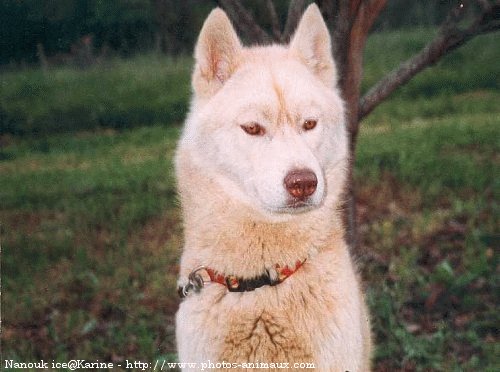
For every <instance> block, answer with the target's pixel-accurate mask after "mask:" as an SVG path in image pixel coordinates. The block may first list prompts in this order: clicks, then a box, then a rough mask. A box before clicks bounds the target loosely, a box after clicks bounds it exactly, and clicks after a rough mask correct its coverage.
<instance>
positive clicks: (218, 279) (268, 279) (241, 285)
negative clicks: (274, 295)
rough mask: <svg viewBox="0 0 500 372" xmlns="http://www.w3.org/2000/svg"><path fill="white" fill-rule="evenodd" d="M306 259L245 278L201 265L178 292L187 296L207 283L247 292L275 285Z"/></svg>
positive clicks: (181, 295)
mask: <svg viewBox="0 0 500 372" xmlns="http://www.w3.org/2000/svg"><path fill="white" fill-rule="evenodd" d="M305 261H306V260H303V261H297V262H296V263H295V266H293V267H289V266H288V265H285V266H280V265H279V264H276V265H275V267H274V271H275V272H274V273H273V274H274V275H273V274H271V272H270V271H269V270H266V272H265V273H263V274H262V275H260V276H257V277H254V278H250V279H244V278H240V277H237V276H235V275H224V274H221V273H218V272H217V271H215V270H213V269H211V268H209V267H205V266H200V267H198V268H196V269H194V270H193V271H191V273H190V274H189V277H188V284H186V285H184V286H180V287H179V289H178V290H177V293H178V294H179V296H180V297H181V298H184V297H186V296H187V295H188V294H189V293H190V292H191V291H194V292H199V291H200V290H201V288H203V287H204V285H205V283H210V282H212V283H218V284H221V285H223V286H225V287H227V289H228V291H229V292H246V291H253V290H254V289H257V288H260V287H263V286H265V285H270V286H274V285H277V284H280V283H282V282H283V281H284V280H285V279H286V278H288V277H289V276H291V275H292V274H294V273H295V272H296V271H297V270H298V269H300V267H301V266H302V265H303V264H304V262H305ZM201 271H205V272H206V273H207V274H208V277H209V278H210V280H207V281H205V280H204V279H203V277H202V275H201Z"/></svg>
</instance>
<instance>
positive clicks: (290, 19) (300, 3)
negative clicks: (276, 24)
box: [281, 0, 306, 42]
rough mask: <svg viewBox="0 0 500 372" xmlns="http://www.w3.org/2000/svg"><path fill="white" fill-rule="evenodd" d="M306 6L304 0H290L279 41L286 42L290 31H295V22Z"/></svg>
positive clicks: (297, 21) (296, 22) (290, 33)
mask: <svg viewBox="0 0 500 372" xmlns="http://www.w3.org/2000/svg"><path fill="white" fill-rule="evenodd" d="M305 7H306V1H305V0H292V1H290V5H289V6H288V15H287V17H286V24H285V28H284V30H283V34H282V35H281V41H283V42H288V41H289V40H290V37H291V36H292V33H293V32H294V31H295V28H296V27H297V24H298V23H299V20H300V17H301V16H302V13H304V9H305Z"/></svg>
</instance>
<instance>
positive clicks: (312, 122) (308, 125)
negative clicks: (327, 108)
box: [302, 119, 318, 130]
mask: <svg viewBox="0 0 500 372" xmlns="http://www.w3.org/2000/svg"><path fill="white" fill-rule="evenodd" d="M316 124H318V121H317V120H313V119H308V120H306V121H304V124H302V128H304V130H311V129H314V128H315V127H316Z"/></svg>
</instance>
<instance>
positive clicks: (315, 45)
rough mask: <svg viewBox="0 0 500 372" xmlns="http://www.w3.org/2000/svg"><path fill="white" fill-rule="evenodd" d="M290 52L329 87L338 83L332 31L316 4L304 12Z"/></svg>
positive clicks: (291, 43)
mask: <svg viewBox="0 0 500 372" xmlns="http://www.w3.org/2000/svg"><path fill="white" fill-rule="evenodd" d="M289 50H290V53H291V54H292V55H293V56H294V57H296V58H298V59H299V60H300V61H301V62H302V63H304V64H305V65H306V66H307V67H308V68H309V70H310V71H311V72H312V73H314V75H316V76H317V77H318V78H319V79H320V80H321V81H322V82H323V83H325V84H326V85H327V86H328V87H331V88H333V87H334V86H335V85H336V83H337V69H336V67H335V62H334V61H333V57H332V45H331V40H330V33H329V32H328V28H327V27H326V24H325V21H324V20H323V16H322V15H321V12H320V10H319V8H318V6H317V5H316V4H314V3H313V4H311V5H309V6H308V7H307V9H306V11H305V12H304V14H303V16H302V19H301V20H300V22H299V25H298V27H297V30H296V31H295V35H294V36H293V38H292V41H291V42H290V49H289Z"/></svg>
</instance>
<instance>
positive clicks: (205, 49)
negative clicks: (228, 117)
mask: <svg viewBox="0 0 500 372" xmlns="http://www.w3.org/2000/svg"><path fill="white" fill-rule="evenodd" d="M241 49H242V47H241V44H240V40H239V39H238V36H237V35H236V32H235V31H234V28H233V26H232V25H231V21H230V20H229V18H228V17H227V15H226V13H224V11H223V10H222V9H220V8H217V9H214V10H212V12H211V13H210V14H209V15H208V18H207V19H206V20H205V23H204V24H203V27H202V29H201V32H200V36H199V37H198V42H197V44H196V49H195V53H194V56H195V60H196V64H195V69H194V72H193V78H192V79H193V81H192V83H193V89H194V93H195V95H196V96H198V97H200V98H209V97H211V96H212V95H214V94H215V93H216V92H217V91H218V90H219V89H220V88H221V87H222V85H223V84H224V83H225V82H226V81H227V80H228V79H229V78H230V77H231V75H232V74H233V72H234V71H235V70H236V68H237V67H238V65H239V63H240V59H241Z"/></svg>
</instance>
